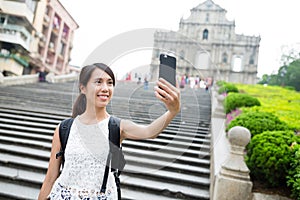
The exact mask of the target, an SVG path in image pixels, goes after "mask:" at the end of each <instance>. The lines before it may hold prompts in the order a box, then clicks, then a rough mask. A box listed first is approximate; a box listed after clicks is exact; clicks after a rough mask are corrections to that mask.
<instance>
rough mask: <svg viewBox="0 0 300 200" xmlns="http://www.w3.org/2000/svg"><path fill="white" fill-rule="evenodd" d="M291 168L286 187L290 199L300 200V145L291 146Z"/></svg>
mask: <svg viewBox="0 0 300 200" xmlns="http://www.w3.org/2000/svg"><path fill="white" fill-rule="evenodd" d="M292 151H293V153H292V157H291V168H290V170H289V171H288V176H287V177H286V178H287V185H288V186H289V187H290V188H291V192H292V197H295V198H296V199H300V145H299V144H296V145H293V148H292Z"/></svg>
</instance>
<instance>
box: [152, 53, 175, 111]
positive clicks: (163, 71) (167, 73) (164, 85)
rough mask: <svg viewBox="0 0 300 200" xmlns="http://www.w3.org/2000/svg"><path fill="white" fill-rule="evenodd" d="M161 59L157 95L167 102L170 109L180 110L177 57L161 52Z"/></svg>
mask: <svg viewBox="0 0 300 200" xmlns="http://www.w3.org/2000/svg"><path fill="white" fill-rule="evenodd" d="M159 61H160V64H159V80H158V82H157V85H158V88H156V96H157V98H158V99H160V100H161V101H163V102H164V103H165V104H166V107H167V108H168V110H169V111H174V112H179V110H180V92H179V90H178V89H177V88H176V58H175V57H173V56H170V55H168V54H160V56H159Z"/></svg>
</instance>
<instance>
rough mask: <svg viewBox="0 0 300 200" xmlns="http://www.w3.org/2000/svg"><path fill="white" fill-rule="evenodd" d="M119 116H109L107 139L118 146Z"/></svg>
mask: <svg viewBox="0 0 300 200" xmlns="http://www.w3.org/2000/svg"><path fill="white" fill-rule="evenodd" d="M120 121H121V120H120V118H117V117H114V116H111V117H110V118H109V122H108V129H109V136H108V137H109V141H110V142H112V143H113V144H114V145H115V146H116V147H118V148H120Z"/></svg>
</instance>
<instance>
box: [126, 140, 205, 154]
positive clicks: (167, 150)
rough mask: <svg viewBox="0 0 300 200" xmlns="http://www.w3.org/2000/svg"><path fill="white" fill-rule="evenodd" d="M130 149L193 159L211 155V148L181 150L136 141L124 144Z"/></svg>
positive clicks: (127, 141) (128, 141)
mask: <svg viewBox="0 0 300 200" xmlns="http://www.w3.org/2000/svg"><path fill="white" fill-rule="evenodd" d="M129 145H130V147H135V148H137V149H145V150H154V151H159V152H165V153H170V154H177V155H183V154H184V155H189V156H191V157H204V156H208V155H209V151H210V148H207V149H201V151H200V150H191V149H180V148H176V147H171V146H168V145H167V146H162V145H157V144H152V143H148V144H146V143H142V142H136V141H130V140H126V142H124V143H123V146H124V147H127V146H129ZM203 150H206V151H207V152H204V151H203Z"/></svg>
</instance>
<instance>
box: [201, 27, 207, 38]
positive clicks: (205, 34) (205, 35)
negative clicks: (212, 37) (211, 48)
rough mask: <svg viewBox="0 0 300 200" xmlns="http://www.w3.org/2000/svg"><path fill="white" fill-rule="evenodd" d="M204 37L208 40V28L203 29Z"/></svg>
mask: <svg viewBox="0 0 300 200" xmlns="http://www.w3.org/2000/svg"><path fill="white" fill-rule="evenodd" d="M202 39H203V40H208V30H207V29H205V30H204V31H203V37H202Z"/></svg>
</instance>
